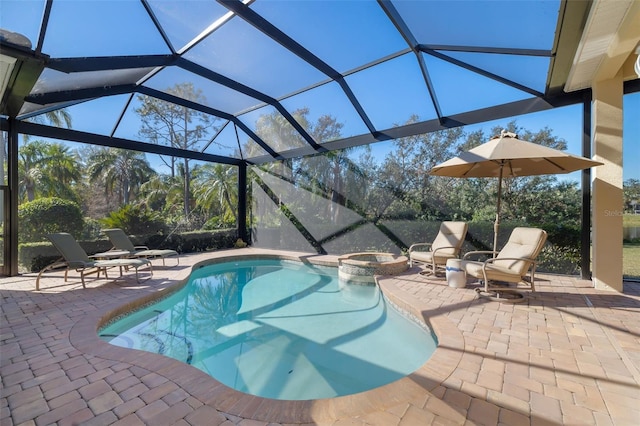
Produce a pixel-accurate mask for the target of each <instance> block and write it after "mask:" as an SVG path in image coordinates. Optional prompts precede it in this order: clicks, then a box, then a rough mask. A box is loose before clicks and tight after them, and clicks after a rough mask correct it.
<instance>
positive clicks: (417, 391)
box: [69, 254, 464, 423]
mask: <svg viewBox="0 0 640 426" xmlns="http://www.w3.org/2000/svg"><path fill="white" fill-rule="evenodd" d="M256 258H259V259H265V258H270V259H280V260H293V261H297V262H300V261H302V262H304V263H312V264H317V265H322V266H334V267H335V266H336V263H337V262H336V261H330V260H326V259H325V260H321V259H319V258H306V257H305V258H301V257H296V256H292V255H274V254H247V255H230V256H222V257H218V258H215V259H207V260H204V261H201V262H198V263H196V264H195V265H193V267H192V268H190V269H186V270H185V275H184V276H183V277H179V278H178V281H177V283H175V284H171V285H166V286H164V287H163V288H160V289H158V288H157V287H153V288H151V289H149V290H147V291H148V292H147V293H146V294H143V295H142V296H140V295H139V294H138V295H136V296H132V298H131V299H130V300H129V301H127V302H124V304H123V303H122V302H119V303H118V304H117V305H116V304H112V305H110V306H109V307H107V308H104V309H99V310H96V311H95V312H93V313H92V314H89V315H87V316H85V317H84V318H82V319H80V320H79V321H78V322H76V323H75V324H74V325H73V327H72V328H71V330H70V333H69V339H70V343H71V345H72V346H73V347H74V348H76V349H77V350H79V351H81V352H83V353H85V354H88V355H93V356H96V357H100V358H103V359H108V360H112V361H117V362H122V363H127V364H130V365H132V366H137V367H139V368H141V369H143V370H142V372H141V374H142V373H143V372H149V373H155V374H157V375H160V376H163V377H164V378H166V379H167V380H170V381H172V382H173V383H175V384H176V385H178V386H179V387H181V388H182V389H183V390H184V391H185V392H187V393H189V395H191V396H192V397H194V398H196V399H197V400H199V401H200V402H201V403H203V404H206V405H209V406H211V407H213V408H215V409H216V410H218V411H221V412H222V413H226V414H231V415H233V416H238V417H243V418H247V419H252V420H259V421H266V422H277V423H313V422H328V421H334V420H337V419H341V418H347V417H354V416H361V415H366V414H369V413H371V412H374V411H381V410H386V409H389V408H392V407H395V406H398V405H399V404H403V403H406V402H408V401H411V400H413V399H415V398H417V397H424V396H426V395H427V394H428V393H429V392H430V391H432V390H433V389H435V388H436V387H438V386H439V385H440V384H441V383H442V382H443V381H444V380H445V379H446V378H447V377H449V376H450V375H451V374H452V373H453V371H454V370H455V368H456V366H457V365H458V363H459V362H460V359H461V357H462V350H459V349H463V348H464V339H463V337H462V334H461V333H460V331H459V330H458V329H457V327H455V325H454V324H453V323H452V322H451V321H450V320H449V319H447V318H446V317H443V316H437V317H434V318H429V319H428V320H426V321H425V319H424V317H423V315H422V313H421V310H420V308H419V306H420V302H419V301H417V300H416V299H413V298H412V296H411V295H409V294H407V293H405V292H403V291H402V290H400V289H399V288H398V287H397V286H395V285H393V284H390V283H386V282H385V283H383V284H382V285H381V286H380V288H381V290H382V291H383V293H384V295H385V296H386V297H388V298H389V299H390V300H391V301H392V302H393V303H394V304H396V305H397V306H398V307H400V308H401V309H403V310H406V311H408V312H410V313H411V314H412V315H413V316H415V317H416V318H418V319H422V320H423V321H425V322H426V323H427V326H428V327H429V328H430V329H431V330H433V332H434V333H435V335H436V336H437V338H438V346H437V348H436V350H435V351H434V353H433V355H432V356H431V358H429V360H427V362H426V363H425V364H424V365H423V366H422V367H420V368H419V369H418V370H417V371H415V372H414V373H412V374H410V375H409V376H407V377H404V378H402V379H399V380H396V381H395V382H392V383H389V384H387V385H384V386H381V387H378V388H375V389H372V390H369V391H365V392H361V393H357V394H353V395H346V396H341V397H336V398H326V399H319V400H309V401H284V400H275V399H268V398H262V397H258V396H254V395H249V394H245V393H241V392H239V391H236V390H234V389H231V388H229V387H227V386H225V385H223V384H222V383H220V382H218V381H217V380H216V379H214V378H213V377H211V376H209V375H208V374H206V373H205V372H203V371H201V370H199V369H197V368H195V367H192V366H190V365H187V364H185V363H182V362H180V361H178V360H174V359H172V358H168V357H165V356H163V355H159V354H154V353H149V352H143V351H139V350H136V349H129V348H121V347H118V346H114V345H111V344H109V343H107V342H105V341H103V340H102V339H100V338H99V336H98V330H99V329H100V328H101V326H102V325H104V324H105V323H107V322H109V321H111V320H113V319H114V318H115V317H117V316H120V315H123V314H124V313H126V312H127V311H131V310H133V309H136V308H138V307H140V306H141V305H144V304H148V303H152V302H153V301H155V300H157V299H159V298H163V297H166V296H167V295H170V294H172V293H173V292H175V291H177V290H179V289H180V288H182V287H183V286H184V285H185V284H186V282H187V280H188V278H189V275H190V274H191V273H192V272H193V271H194V270H196V269H199V268H201V267H203V266H207V265H211V264H215V263H221V262H229V261H234V260H247V259H256Z"/></svg>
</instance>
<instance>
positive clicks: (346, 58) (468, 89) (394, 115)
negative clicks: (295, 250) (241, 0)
mask: <svg viewBox="0 0 640 426" xmlns="http://www.w3.org/2000/svg"><path fill="white" fill-rule="evenodd" d="M149 3H150V5H151V7H152V8H153V9H154V13H155V14H156V16H157V17H158V19H159V21H160V22H161V24H162V25H163V26H164V28H165V30H166V33H167V35H168V37H169V38H170V40H171V42H172V44H173V45H174V47H175V48H176V49H178V50H179V49H180V48H181V47H182V46H184V45H185V44H187V43H189V41H190V40H192V39H193V38H194V37H197V35H198V34H199V33H200V32H201V31H202V30H204V29H205V28H206V27H207V26H208V25H209V24H210V23H211V22H212V19H214V18H216V17H218V16H221V15H222V14H224V13H225V12H226V10H225V9H224V8H223V7H222V6H221V5H219V4H218V3H217V2H215V1H207V2H205V1H189V2H180V1H169V0H150V1H149ZM43 5H44V0H20V1H16V0H2V3H1V4H0V27H2V28H6V29H9V30H11V31H16V32H19V33H21V34H24V35H26V36H27V37H28V38H30V39H31V40H32V42H33V43H34V44H35V42H36V41H37V36H38V30H39V22H40V20H41V18H42V10H43ZM394 5H395V7H396V8H397V9H398V11H399V12H400V13H403V16H404V17H405V19H406V21H407V22H406V23H407V25H408V26H409V27H410V29H411V31H412V32H413V33H414V35H415V37H416V38H417V40H418V41H419V42H424V41H423V40H428V42H429V43H435V44H449V45H465V44H470V43H471V44H473V43H476V44H477V45H479V46H497V47H521V48H528V47H533V48H549V47H550V44H551V43H552V42H553V40H552V37H550V35H552V34H553V31H552V29H553V28H554V26H555V23H556V16H557V10H558V7H559V0H544V1H541V2H540V1H536V2H526V1H519V2H497V1H493V2H490V1H487V2H462V1H451V2H438V3H436V2H430V1H423V2H415V1H412V2H410V1H398V2H394ZM463 6H464V7H463ZM522 7H525V8H526V14H525V15H522V16H526V18H524V17H523V18H521V19H520V20H519V21H518V29H519V31H514V32H510V33H509V37H505V36H504V34H503V33H497V32H495V31H491V30H489V29H488V28H487V26H486V22H490V21H495V22H502V21H506V20H507V18H509V17H510V16H512V15H513V14H514V13H518V12H519V13H522V9H521V8H522ZM252 8H254V9H255V10H256V12H257V13H259V14H261V15H262V16H264V17H265V18H266V19H269V20H270V21H272V22H274V24H275V25H278V26H280V27H281V28H282V30H283V31H285V32H286V33H287V34H290V35H291V36H292V37H294V38H296V39H298V40H301V41H302V42H303V43H304V44H305V45H306V46H308V48H309V49H310V50H311V51H313V52H314V54H316V55H318V56H319V57H320V58H321V59H322V60H324V61H326V62H327V63H329V64H330V65H331V66H333V67H334V68H335V69H337V70H338V71H340V72H345V71H347V70H349V69H352V68H353V67H355V66H358V65H359V64H362V63H366V62H367V61H371V60H374V59H376V58H379V57H381V56H384V55H389V54H393V53H394V52H398V51H400V50H402V49H403V48H406V42H405V41H404V40H403V39H402V38H401V37H400V36H399V35H398V34H397V32H395V30H394V28H393V26H392V24H391V23H390V22H389V20H388V19H387V17H386V16H385V14H384V13H383V11H382V9H381V8H380V7H379V6H378V5H377V4H376V3H375V2H373V1H341V2H313V1H278V0H258V1H256V2H255V3H254V4H253V5H252ZM453 13H455V14H456V17H457V19H456V20H448V19H440V20H435V21H430V25H425V24H424V22H423V20H422V19H421V17H424V16H433V15H434V14H440V15H443V16H448V14H453ZM365 18H366V19H365ZM310 20H312V21H313V22H314V25H313V26H310V25H309V22H310ZM478 27H479V28H478ZM114 28H118V30H117V31H114V30H113V29H114ZM479 29H481V31H480V30H479ZM550 30H551V31H550ZM227 34H228V35H229V36H228V37H227ZM215 35H216V37H211V38H209V39H207V40H205V41H204V42H203V43H201V44H199V45H197V46H196V47H195V48H194V49H193V50H191V51H189V52H188V55H187V59H189V60H191V61H194V62H196V63H200V64H203V65H205V66H210V67H212V68H213V69H214V70H217V71H218V72H220V73H222V74H225V75H229V76H231V77H232V78H235V79H237V80H238V81H240V82H243V83H245V84H247V85H250V86H252V87H256V88H258V89H259V90H261V91H263V92H264V93H266V94H267V95H269V96H273V97H276V98H277V97H279V96H282V95H284V94H286V93H290V92H291V90H294V89H295V88H297V87H303V86H304V85H306V84H311V83H314V82H317V81H319V80H322V78H323V76H322V75H321V73H319V72H318V70H316V69H312V68H311V67H309V65H308V64H306V63H303V62H302V61H301V60H300V59H299V58H296V57H294V55H292V54H291V53H289V52H286V51H284V49H283V48H282V46H279V45H277V43H274V42H273V41H272V40H269V39H267V38H266V37H264V36H263V35H262V34H260V33H259V32H257V30H255V28H253V27H251V26H250V25H248V24H246V22H244V21H242V20H240V19H234V20H232V21H230V22H228V23H227V24H225V25H224V26H223V28H222V30H220V31H219V32H216V34H215ZM470 35H471V36H470ZM336 46H339V47H340V48H336ZM43 51H44V52H45V53H47V54H49V55H51V56H52V57H67V56H83V55H91V56H100V55H129V54H157V53H160V54H163V53H167V47H166V45H165V44H164V42H163V40H162V38H161V37H160V36H159V35H158V33H157V32H156V31H155V28H154V26H153V24H152V23H151V22H150V20H149V18H148V15H147V14H146V12H145V10H144V8H143V7H142V5H141V3H140V2H139V1H137V0H135V1H134V0H119V1H114V0H111V1H96V0H85V1H69V0H54V2H53V8H52V13H51V20H50V24H49V27H48V30H47V36H46V38H45V43H44V46H43ZM238 52H243V56H242V58H238V57H237V55H238ZM449 54H450V55H451V56H452V57H455V58H456V59H459V60H463V61H466V62H469V63H472V64H474V65H476V66H478V67H480V68H482V69H487V70H489V71H490V72H495V73H500V75H503V76H504V77H505V78H508V79H513V80H514V81H517V82H519V83H521V84H524V85H526V86H528V87H531V88H534V89H536V90H543V88H544V84H545V81H544V80H545V76H546V69H547V67H548V59H547V58H524V57H519V56H518V55H493V56H492V55H478V54H473V53H469V52H453V53H449ZM276 55H278V56H276ZM274 57H277V58H278V60H277V61H275V60H271V58H274ZM423 59H424V60H425V62H426V63H427V66H428V67H429V70H430V73H431V76H430V77H431V79H432V81H433V84H434V86H435V90H436V92H437V94H438V95H439V102H440V107H441V108H442V112H443V114H444V115H454V114H456V113H459V112H463V111H468V110H472V109H475V108H483V107H486V106H490V105H491V104H493V103H502V102H510V101H514V100H519V99H524V98H528V97H530V95H528V94H524V93H523V92H520V91H518V90H515V89H513V88H508V87H506V86H504V85H501V84H498V83H496V82H495V81H494V80H491V79H488V78H484V77H482V78H481V77H480V76H479V75H478V74H475V73H472V72H470V71H468V70H464V69H462V68H460V67H455V66H453V65H451V64H450V63H448V62H445V61H441V60H439V59H437V58H434V57H432V56H429V55H423ZM247 61H249V62H247ZM415 62H416V59H415V56H413V54H407V55H403V56H399V57H396V58H394V59H392V60H389V61H387V62H385V63H383V64H380V66H376V67H372V68H370V69H367V70H365V71H362V72H358V73H354V74H350V75H348V76H347V77H346V78H345V80H346V81H347V83H348V84H349V86H350V87H351V89H352V90H353V92H354V93H355V94H356V96H358V98H359V99H360V100H361V102H362V105H363V107H364V109H365V110H366V112H367V114H368V115H369V117H370V119H371V121H372V122H373V124H374V125H375V127H376V128H377V129H385V128H389V127H392V126H393V125H394V124H397V123H403V122H405V121H406V120H407V118H408V116H409V115H410V114H413V113H415V114H418V116H419V119H420V120H431V119H434V118H435V111H434V108H433V105H431V104H430V102H425V99H428V94H427V93H426V88H425V85H424V81H423V78H422V76H421V75H420V73H419V71H418V69H417V67H415V66H413V67H412V68H411V67H408V66H407V64H410V63H413V64H415ZM239 64H242V67H240V66H239ZM256 69H260V71H261V72H255V70H256ZM523 69H525V70H526V71H527V72H518V70H520V71H521V70H523ZM407 70H408V71H407ZM389 73H393V74H392V75H402V78H389ZM274 74H277V75H282V76H283V78H281V79H279V81H280V83H279V85H272V83H271V81H273V80H272V79H263V78H261V77H262V76H264V75H274ZM53 77H55V78H58V77H60V78H62V77H64V76H57V75H56V76H53ZM182 79H190V80H192V81H195V79H194V75H193V74H190V75H186V72H185V71H184V70H178V71H176V70H169V69H167V70H165V71H162V72H161V73H158V74H157V75H156V76H155V77H153V78H152V79H151V80H149V81H148V83H146V84H147V85H148V86H149V87H153V88H155V89H158V90H164V89H165V88H166V87H169V85H170V84H172V82H175V81H182ZM200 80H202V79H200ZM185 81H189V80H185ZM75 83H76V81H71V82H67V83H66V84H75ZM198 84H199V88H201V89H202V90H204V91H205V92H206V93H207V101H208V103H209V104H210V106H212V107H214V108H220V109H225V108H229V109H230V110H232V111H239V110H241V109H243V108H245V107H246V106H248V105H251V104H252V102H253V103H255V102H254V101H255V100H252V99H251V98H249V97H247V96H244V95H242V96H240V97H236V98H232V96H229V95H228V89H225V88H223V87H222V86H220V85H216V84H213V83H211V82H201V83H198ZM282 104H283V106H284V107H285V108H287V109H288V110H290V111H293V110H295V109H296V108H300V107H303V106H308V107H310V117H309V118H310V119H311V121H315V120H316V119H317V118H318V117H319V116H320V115H322V114H326V113H327V112H328V113H331V114H332V115H334V116H335V117H336V118H337V120H338V121H339V122H343V123H345V127H344V129H343V136H344V137H349V136H355V135H359V134H362V133H365V132H366V131H367V130H366V127H365V126H364V125H363V123H362V121H361V120H360V119H359V117H358V115H357V113H356V112H355V110H354V108H353V106H352V105H351V103H350V102H349V101H348V100H347V99H346V97H345V95H344V92H343V91H342V90H341V89H340V88H339V87H338V85H337V83H329V84H326V85H324V86H321V87H318V88H316V89H313V90H312V91H309V92H305V93H301V94H298V95H296V96H292V97H289V98H286V99H284V100H282ZM92 105H93V106H92ZM123 105H126V97H125V96H121V97H115V96H114V97H110V98H109V99H103V100H101V101H93V104H92V102H87V103H86V104H80V105H78V106H76V107H73V117H74V128H77V129H78V130H84V131H94V132H97V133H101V134H109V132H110V131H111V129H112V128H113V123H114V122H115V120H116V119H117V117H118V116H119V114H120V112H121V111H122V109H123ZM132 109H133V108H132V107H130V108H129V111H131V110H132ZM96 111H99V114H100V116H101V117H102V118H103V119H106V120H96V119H94V118H93V117H94V116H95V113H96ZM581 112H582V107H581V105H575V106H570V107H564V108H557V109H554V110H549V111H544V112H539V113H533V114H528V115H523V116H519V117H514V118H512V119H505V120H499V121H495V122H489V123H481V124H477V125H473V126H468V127H467V130H470V131H473V130H477V129H483V130H484V131H485V133H488V132H489V131H490V129H491V128H492V127H494V126H498V125H504V124H506V123H508V122H509V121H511V120H515V121H516V123H517V124H518V126H520V127H523V128H526V129H528V130H530V131H532V132H535V131H537V130H540V129H542V128H544V127H548V128H550V129H551V130H552V131H553V133H554V135H556V136H558V137H560V138H562V139H565V140H566V141H567V144H568V151H570V152H571V153H574V154H578V155H581V154H582V152H581V140H582V117H581ZM133 115H135V114H133V112H131V113H127V115H125V119H124V120H123V121H122V123H123V125H122V126H121V128H119V129H118V130H117V131H116V133H115V136H118V137H123V138H133V139H135V138H136V135H137V131H138V128H139V122H137V121H136V120H135V119H134V118H133V117H132V116H133ZM257 115H259V114H258V113H257V112H256V113H250V114H246V115H244V116H243V117H242V119H243V121H245V124H247V126H248V127H250V128H252V129H253V128H254V126H255V118H256V116H257ZM229 133H230V134H233V132H229ZM623 135H624V136H623V137H624V147H623V149H624V156H623V160H624V165H625V167H624V172H623V173H624V176H623V178H624V179H629V178H635V179H640V167H635V164H636V163H637V162H638V160H639V159H640V94H634V95H627V96H626V97H625V117H624V133H623ZM232 136H233V135H232ZM230 141H232V139H230ZM226 145H227V146H232V143H226ZM386 146H388V144H384V143H381V144H375V145H374V147H373V148H374V151H384V150H385V149H388V148H385V147H386ZM210 149H213V148H210ZM215 149H217V150H218V151H216V152H211V153H212V154H219V155H230V149H231V148H224V147H222V146H218V147H217V148H215ZM207 152H210V151H207ZM149 159H150V160H151V161H152V162H153V164H154V165H156V164H158V162H157V161H155V160H153V158H152V157H151V156H150V157H149Z"/></svg>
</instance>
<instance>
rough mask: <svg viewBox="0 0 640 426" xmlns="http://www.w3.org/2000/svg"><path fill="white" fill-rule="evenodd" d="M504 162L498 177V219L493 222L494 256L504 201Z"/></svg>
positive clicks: (494, 254)
mask: <svg viewBox="0 0 640 426" xmlns="http://www.w3.org/2000/svg"><path fill="white" fill-rule="evenodd" d="M503 167H504V162H501V163H500V175H499V177H498V205H497V207H496V221H495V222H494V223H493V257H496V255H497V253H498V231H499V230H500V207H502V206H501V203H502V169H503Z"/></svg>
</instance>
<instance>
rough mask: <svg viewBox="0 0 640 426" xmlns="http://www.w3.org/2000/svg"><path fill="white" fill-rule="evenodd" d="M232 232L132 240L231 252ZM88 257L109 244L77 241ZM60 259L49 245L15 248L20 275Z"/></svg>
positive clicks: (186, 250)
mask: <svg viewBox="0 0 640 426" xmlns="http://www.w3.org/2000/svg"><path fill="white" fill-rule="evenodd" d="M236 236H237V232H236V230H235V229H225V230H218V231H194V232H185V233H182V234H172V235H170V236H162V235H148V236H132V237H130V238H131V241H132V242H133V244H134V245H145V246H148V247H149V248H151V249H157V248H165V249H172V250H176V251H177V252H179V253H194V252H202V251H209V250H219V249H225V248H232V247H233V246H234V244H235V242H236ZM79 243H80V245H81V246H82V248H83V249H84V250H85V251H86V252H87V254H89V255H91V254H94V253H99V252H103V251H107V250H109V249H111V247H112V246H111V243H110V242H109V240H95V241H79ZM59 258H60V253H58V251H57V250H56V249H55V248H54V247H53V245H52V244H51V243H48V242H40V243H24V244H19V245H18V263H19V269H20V271H22V272H37V271H40V270H42V268H44V267H46V266H47V265H49V264H51V263H53V262H55V261H56V260H58V259H59Z"/></svg>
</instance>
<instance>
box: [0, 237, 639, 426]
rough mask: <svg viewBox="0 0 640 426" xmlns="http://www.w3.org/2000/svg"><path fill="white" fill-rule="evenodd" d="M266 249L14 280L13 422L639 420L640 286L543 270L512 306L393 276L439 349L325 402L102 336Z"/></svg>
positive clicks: (6, 369) (9, 380)
mask: <svg viewBox="0 0 640 426" xmlns="http://www.w3.org/2000/svg"><path fill="white" fill-rule="evenodd" d="M263 252H266V251H261V250H257V249H241V250H232V251H221V252H215V253H205V254H197V255H185V256H183V257H181V260H180V265H179V266H177V267H169V266H167V267H162V264H161V262H158V261H157V262H156V263H159V265H157V266H156V267H155V269H154V278H153V279H151V280H149V281H144V282H142V283H140V284H138V283H136V281H135V279H134V278H133V275H125V277H123V278H119V279H115V280H113V279H110V280H105V279H99V280H95V279H88V280H87V289H82V285H81V283H80V279H79V277H78V276H77V275H76V274H74V273H70V279H69V281H68V282H66V283H65V282H64V280H63V278H62V276H63V274H62V273H61V272H54V273H49V274H47V275H45V277H44V278H43V279H42V282H41V291H39V292H36V291H35V274H26V275H22V276H19V277H12V278H3V279H1V280H0V292H1V296H2V305H1V307H2V317H1V323H0V343H1V347H0V375H1V377H2V383H1V388H0V424H1V425H3V426H4V425H7V426H9V425H21V424H24V425H51V424H58V425H74V424H78V425H79V424H82V425H107V424H118V425H144V424H146V425H163V424H167V425H172V424H175V425H234V424H238V425H243V426H260V425H277V424H294V423H298V424H321V425H336V426H338V425H428V424H460V425H462V424H488V425H494V424H504V425H528V424H531V425H557V424H571V425H639V424H640V315H639V314H640V284H638V283H625V291H624V293H615V292H604V291H598V290H595V289H594V288H593V287H592V285H591V282H590V281H583V280H579V279H577V278H576V277H565V276H553V275H540V278H541V279H540V281H537V282H536V288H537V290H538V291H537V292H536V293H534V294H530V293H529V294H527V296H526V298H525V300H524V301H523V302H522V303H501V302H496V301H490V300H488V299H484V298H478V297H477V295H476V292H475V291H474V288H473V287H472V286H467V288H463V289H459V288H450V287H448V286H447V285H446V282H445V281H444V280H438V279H435V280H434V279H429V278H427V277H424V276H421V275H419V274H417V272H418V271H419V269H417V268H413V269H410V270H409V271H407V272H406V273H404V274H402V275H401V276H396V277H383V278H381V279H379V284H380V286H381V288H382V290H383V292H384V293H385V294H386V295H387V297H388V298H389V299H391V300H392V301H393V302H395V303H396V304H398V305H399V306H401V307H402V308H404V309H406V310H408V311H410V312H411V313H412V314H414V315H416V316H419V317H422V318H424V320H425V321H427V322H428V323H429V324H430V325H431V327H432V329H433V330H434V331H435V333H436V334H437V335H438V339H439V346H438V349H437V350H436V352H435V354H434V355H433V357H432V358H431V359H430V360H429V361H428V362H427V363H426V364H425V365H424V366H423V367H422V368H421V369H420V370H418V371H417V372H416V373H414V374H413V375H411V376H409V377H407V378H404V379H402V380H400V381H397V382H395V383H392V384H390V385H387V386H383V387H381V388H378V389H375V390H373V391H369V392H364V393H362V394H358V395H353V396H347V397H341V398H333V399H326V400H318V401H293V402H291V401H274V400H268V399H263V398H258V397H253V396H250V395H244V394H241V393H238V392H236V391H233V390H231V389H228V388H226V387H225V386H223V385H221V384H219V383H218V382H217V381H215V380H214V379H213V378H211V377H209V376H207V375H206V374H205V373H203V372H201V371H199V370H197V369H195V368H193V367H190V366H188V365H185V364H182V363H180V362H179V361H175V360H171V359H168V358H165V357H162V356H160V355H156V354H143V355H141V353H140V352H137V351H131V350H127V349H123V348H119V347H115V346H111V345H109V344H107V343H105V342H103V341H101V340H100V339H99V338H98V337H97V333H96V329H97V327H98V325H99V324H100V322H101V321H102V320H103V318H105V317H106V316H109V315H113V314H114V313H115V312H118V311H119V310H122V309H128V308H127V307H131V306H134V305H136V304H137V303H140V300H141V299H144V298H147V299H149V298H151V297H153V296H154V295H157V294H158V292H159V291H161V290H163V289H166V288H169V287H171V286H174V285H176V284H177V283H178V282H179V281H180V280H183V279H184V278H185V277H186V276H187V275H188V274H189V272H190V270H191V266H192V265H194V264H196V263H198V262H202V261H207V260H208V259H211V258H217V257H224V256H230V255H231V256H237V255H241V254H256V253H263ZM266 253H273V252H266ZM288 255H289V256H292V255H294V254H291V253H288ZM307 258H309V257H307ZM311 258H314V259H321V260H322V261H323V262H331V261H334V260H335V258H333V257H331V256H311ZM123 307H124V308H123ZM398 350H401V348H398Z"/></svg>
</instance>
